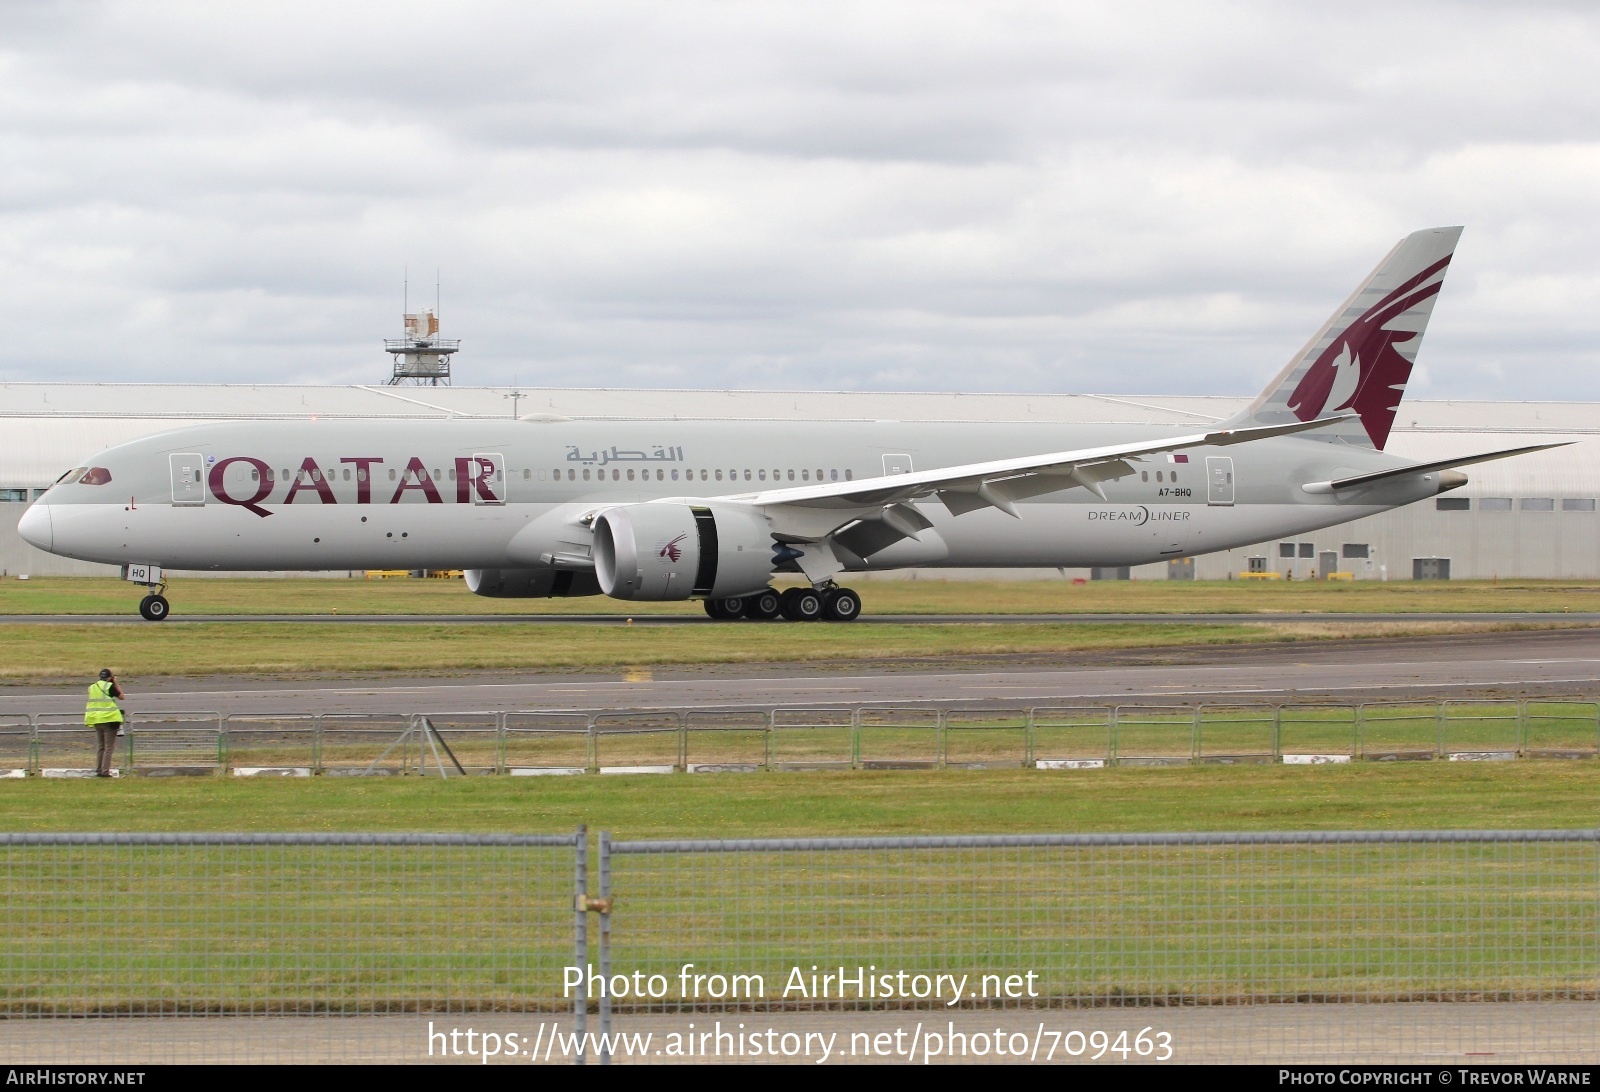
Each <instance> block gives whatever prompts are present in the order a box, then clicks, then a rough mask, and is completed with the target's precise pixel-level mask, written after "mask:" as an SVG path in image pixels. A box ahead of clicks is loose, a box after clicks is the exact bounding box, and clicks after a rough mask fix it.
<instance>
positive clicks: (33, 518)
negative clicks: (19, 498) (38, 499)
mask: <svg viewBox="0 0 1600 1092" xmlns="http://www.w3.org/2000/svg"><path fill="white" fill-rule="evenodd" d="M17 534H19V535H21V536H22V538H23V541H25V542H27V543H29V544H30V545H33V546H37V547H39V549H41V550H44V551H46V552H48V551H49V550H50V548H51V547H52V546H54V545H55V533H54V531H53V529H52V528H51V524H50V506H49V505H48V504H35V505H33V506H32V507H31V508H29V509H28V510H27V511H26V512H24V513H22V519H20V520H18V521H17Z"/></svg>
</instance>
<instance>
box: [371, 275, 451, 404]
mask: <svg viewBox="0 0 1600 1092" xmlns="http://www.w3.org/2000/svg"><path fill="white" fill-rule="evenodd" d="M441 283H442V278H441V277H440V276H439V273H438V271H435V272H434V280H433V307H432V308H430V309H428V310H424V311H417V312H412V310H411V268H410V267H409V266H407V267H406V271H405V281H404V287H403V288H402V290H401V291H402V296H401V299H402V306H403V307H404V308H405V310H404V312H403V314H402V318H403V319H404V321H405V327H404V329H405V336H404V337H399V338H385V339H384V342H383V348H384V351H385V352H387V353H389V354H390V355H391V357H392V358H393V360H394V370H393V372H392V373H391V375H390V376H389V386H391V387H400V386H408V385H409V386H417V387H448V386H449V385H450V357H451V356H452V355H454V354H455V353H457V352H459V351H460V349H461V339H460V338H442V337H440V336H439V302H440V300H441V299H442V298H443V294H442V289H441V287H440V286H441Z"/></svg>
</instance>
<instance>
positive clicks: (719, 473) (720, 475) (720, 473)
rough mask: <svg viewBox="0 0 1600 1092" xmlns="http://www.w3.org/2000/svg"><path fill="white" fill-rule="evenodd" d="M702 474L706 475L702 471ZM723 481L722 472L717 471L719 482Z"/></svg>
mask: <svg viewBox="0 0 1600 1092" xmlns="http://www.w3.org/2000/svg"><path fill="white" fill-rule="evenodd" d="M701 473H702V474H704V473H705V471H703V470H702V471H701ZM721 480H722V471H720V470H719V471H717V481H719V482H720V481H721Z"/></svg>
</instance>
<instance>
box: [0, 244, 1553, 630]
mask: <svg viewBox="0 0 1600 1092" xmlns="http://www.w3.org/2000/svg"><path fill="white" fill-rule="evenodd" d="M1460 235H1461V229H1460V228H1435V229H1432V230H1428V231H1419V232H1416V233H1415V234H1413V235H1409V236H1407V237H1406V238H1405V239H1402V240H1401V241H1400V243H1399V244H1398V245H1396V246H1395V248H1394V249H1393V250H1391V251H1390V252H1389V254H1388V256H1387V257H1385V258H1384V259H1383V261H1381V262H1380V263H1379V264H1378V267H1377V269H1375V270H1374V271H1373V272H1372V273H1371V274H1370V275H1369V276H1368V277H1367V278H1366V279H1365V280H1364V281H1362V282H1361V285H1360V287H1358V288H1357V289H1356V291H1355V293H1354V294H1353V295H1352V296H1351V297H1350V298H1349V300H1347V301H1346V302H1345V303H1344V304H1343V305H1342V306H1341V307H1340V308H1339V309H1338V310H1337V311H1335V312H1334V314H1333V317H1331V318H1330V319H1328V321H1327V322H1326V323H1324V324H1323V326H1322V328H1321V329H1320V330H1319V331H1317V333H1316V335H1315V336H1313V337H1312V338H1311V340H1310V341H1309V342H1308V343H1307V344H1306V346H1305V347H1304V348H1303V349H1301V350H1300V351H1299V352H1298V353H1296V354H1295V355H1294V356H1293V357H1292V358H1291V359H1290V361H1289V363H1288V365H1287V366H1285V367H1284V369H1283V370H1282V372H1280V373H1279V374H1278V376H1277V377H1276V378H1275V379H1273V381H1272V382H1271V383H1270V384H1269V385H1268V386H1267V388H1266V390H1265V391H1263V392H1262V393H1261V395H1260V396H1259V397H1258V398H1256V400H1255V401H1254V402H1252V403H1251V404H1250V406H1249V407H1247V408H1246V409H1245V410H1243V411H1242V412H1241V413H1239V414H1238V415H1237V416H1235V417H1233V418H1231V419H1230V420H1227V421H1224V422H1222V423H1220V424H1218V425H1216V426H1215V427H1213V428H1211V429H1210V430H1209V431H1205V432H1192V433H1183V434H1177V435H1174V434H1173V433H1172V429H1171V426H1164V427H1163V426H1139V425H1088V424H1086V425H1041V424H1015V425H997V424H959V423H957V424H950V423H941V424H911V423H898V422H874V423H856V422H829V421H816V422H791V423H781V422H773V421H760V422H741V421H671V422H667V421H635V422H626V421H605V422H594V421H574V420H567V419H563V418H552V417H548V416H536V417H528V418H523V419H520V420H482V419H476V420H474V419H466V420H459V419H458V420H437V421H406V422H376V421H373V422H366V421H362V422H324V421H316V420H310V421H301V422H279V421H272V422H265V421H263V422H233V423H225V424H213V425H201V426H195V427H191V428H183V429H176V430H173V431H170V432H164V433H161V434H159V435H155V436H150V437H147V438H145V439H141V440H136V441H133V442H132V443H126V444H121V445H119V446H117V447H113V448H110V449H108V450H106V451H104V452H102V453H101V454H99V455H97V456H95V458H94V459H93V460H92V462H91V464H90V465H88V466H82V467H76V468H74V469H72V470H69V471H67V472H66V473H65V474H63V475H62V476H61V478H60V479H59V480H58V481H57V482H56V484H55V485H54V486H53V487H51V489H50V490H49V491H48V492H47V493H45V495H44V496H43V497H41V498H40V499H39V500H38V501H37V502H35V504H34V505H33V506H32V507H31V508H30V509H29V510H28V511H27V512H26V513H25V514H24V516H23V518H22V522H21V524H20V526H19V528H18V529H19V531H20V532H21V534H22V536H23V538H25V539H26V540H27V541H28V542H31V543H33V544H34V545H35V546H38V547H39V548H40V549H43V550H48V551H50V552H52V553H56V554H61V555H64V556H67V557H74V558H80V559H83V560H86V561H98V562H106V563H110V564H114V565H121V566H123V576H124V577H125V578H126V579H127V580H130V581H132V582H134V583H137V584H142V585H145V586H146V587H147V589H148V594H147V595H146V596H145V597H144V600H143V602H142V603H141V604H140V608H139V609H140V613H141V614H143V616H144V617H145V618H148V619H151V620H158V619H162V618H165V617H167V614H168V610H169V607H168V602H167V599H166V597H165V595H164V594H163V593H164V592H165V591H166V583H165V577H164V571H165V570H168V569H189V570H205V569H212V570H217V569H228V570H285V569H311V570H315V569H363V568H371V569H422V568H440V569H464V570H466V582H467V586H468V587H469V588H470V589H471V590H472V591H473V592H475V593H477V594H478V595H486V596H497V597H508V598H541V597H549V596H576V595H595V594H600V593H604V594H606V595H610V596H613V597H615V598H618V599H628V600H669V599H691V598H693V599H702V600H704V602H705V607H706V613H707V614H709V615H710V616H711V617H712V618H717V619H733V618H757V619H760V618H775V617H778V616H780V615H781V616H783V617H785V618H789V619H793V620H796V621H802V620H811V619H819V618H820V619H827V620H832V621H849V620H851V619H854V618H856V617H857V616H858V615H859V614H860V612H861V599H860V597H859V596H858V595H857V594H856V593H855V592H854V591H852V590H850V589H849V588H847V587H843V586H841V585H840V584H839V582H838V580H839V578H840V577H841V576H843V575H844V574H847V573H852V572H875V571H881V570H886V569H897V568H904V567H908V566H917V567H951V568H959V567H968V566H970V567H984V568H1001V567H1013V566H1014V567H1025V566H1026V567H1033V566H1074V567H1076V566H1120V565H1140V564H1145V563H1148V562H1154V561H1160V560H1163V559H1165V558H1172V557H1179V556H1188V555H1192V554H1199V553H1206V552H1209V551H1213V550H1226V549H1230V548H1233V547H1237V546H1243V545H1248V544H1250V543H1255V542H1262V541H1266V540H1269V539H1276V538H1282V537H1292V536H1294V535H1297V534H1300V533H1301V532H1305V531H1311V530H1314V529H1316V528H1319V527H1327V526H1330V525H1332V524H1336V523H1343V522H1345V521H1347V520H1352V519H1357V518H1359V517H1362V516H1370V515H1372V514H1374V513H1376V512H1381V511H1384V510H1385V509H1389V508H1394V507H1397V506H1399V505H1403V504H1411V503H1413V502H1414V501H1418V500H1422V499H1424V498H1427V497H1431V496H1434V495H1435V494H1437V493H1442V492H1444V491H1445V490H1447V489H1454V488H1457V487H1459V486H1461V485H1463V484H1465V483H1466V480H1467V478H1466V475H1464V474H1462V473H1460V472H1459V471H1457V470H1455V469H1453V468H1455V467H1458V466H1463V465H1466V464H1469V463H1474V462H1483V461H1486V460H1489V459H1498V458H1504V457H1506V456H1510V455H1517V454H1521V453H1523V452H1526V451H1534V450H1538V449H1539V447H1548V446H1556V445H1538V446H1536V447H1521V448H1514V449H1510V450H1502V451H1492V452H1485V453H1482V454H1479V455H1474V456H1468V457H1464V458H1459V459H1450V460H1445V461H1442V462H1433V463H1422V464H1417V463H1410V462H1407V461H1406V460H1404V459H1400V458H1398V457H1396V456H1393V455H1388V454H1385V453H1384V450H1383V449H1384V444H1385V442H1386V441H1387V440H1388V438H1389V430H1390V427H1391V426H1392V425H1393V423H1394V417H1395V411H1396V409H1398V408H1399V404H1400V399H1401V397H1402V396H1403V394H1404V392H1405V387H1406V381H1407V379H1408V378H1409V377H1410V375H1411V367H1412V364H1413V362H1414V361H1415V360H1416V355H1417V350H1418V348H1419V347H1420V345H1421V342H1422V334H1423V331H1424V329H1425V328H1426V326H1427V323H1428V316H1429V314H1430V313H1431V312H1432V310H1433V303H1434V297H1435V296H1436V295H1437V294H1438V292H1439V289H1440V286H1441V285H1442V284H1443V281H1444V275H1445V271H1446V270H1447V269H1448V267H1449V265H1450V258H1451V255H1452V254H1453V253H1454V250H1455V246H1456V241H1457V239H1458V238H1459V237H1460ZM775 573H791V574H798V575H799V576H801V577H802V578H803V580H804V585H803V586H802V587H798V588H792V589H790V590H788V591H785V592H782V593H781V594H780V593H779V592H777V591H775V590H774V589H772V588H771V587H770V586H769V583H768V582H769V581H770V580H771V579H772V577H773V575H774V574H775Z"/></svg>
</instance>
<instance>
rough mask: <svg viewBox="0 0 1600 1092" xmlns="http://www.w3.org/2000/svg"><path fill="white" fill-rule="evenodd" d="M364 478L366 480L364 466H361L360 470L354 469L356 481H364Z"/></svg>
mask: <svg viewBox="0 0 1600 1092" xmlns="http://www.w3.org/2000/svg"><path fill="white" fill-rule="evenodd" d="M366 480H367V468H366V467H362V468H361V469H360V470H357V471H356V481H358V482H364V481H366Z"/></svg>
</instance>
